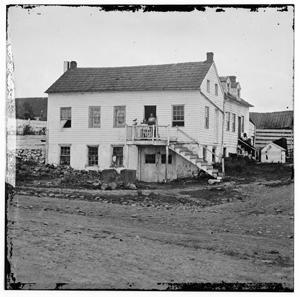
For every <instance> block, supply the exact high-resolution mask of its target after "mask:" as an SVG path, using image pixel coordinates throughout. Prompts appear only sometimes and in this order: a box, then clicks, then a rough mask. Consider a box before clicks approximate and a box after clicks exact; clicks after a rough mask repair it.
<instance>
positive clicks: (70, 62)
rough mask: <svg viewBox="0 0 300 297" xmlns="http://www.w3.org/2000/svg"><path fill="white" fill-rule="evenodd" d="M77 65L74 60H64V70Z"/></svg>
mask: <svg viewBox="0 0 300 297" xmlns="http://www.w3.org/2000/svg"><path fill="white" fill-rule="evenodd" d="M76 67H77V62H76V61H64V72H66V71H68V70H69V69H74V68H76Z"/></svg>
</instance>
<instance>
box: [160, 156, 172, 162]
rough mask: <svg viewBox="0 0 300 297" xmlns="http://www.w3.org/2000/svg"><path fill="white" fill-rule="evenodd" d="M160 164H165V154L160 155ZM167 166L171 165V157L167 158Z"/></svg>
mask: <svg viewBox="0 0 300 297" xmlns="http://www.w3.org/2000/svg"><path fill="white" fill-rule="evenodd" d="M161 164H166V154H162V155H161ZM168 164H172V155H171V154H170V155H169V156H168Z"/></svg>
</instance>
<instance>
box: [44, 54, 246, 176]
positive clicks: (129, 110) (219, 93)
mask: <svg viewBox="0 0 300 297" xmlns="http://www.w3.org/2000/svg"><path fill="white" fill-rule="evenodd" d="M65 66H66V71H65V72H64V73H63V75H62V76H61V77H60V78H59V79H58V80H57V81H56V82H54V84H53V85H52V86H51V87H50V88H49V89H48V90H47V91H46V92H47V93H48V126H47V129H48V154H47V158H48V163H56V164H66V165H70V166H72V167H73V168H76V169H100V170H101V169H104V168H110V167H115V168H129V169H135V170H136V171H137V178H138V179H140V180H143V181H154V182H157V181H163V180H166V179H176V178H182V177H186V176H190V175H193V174H197V173H198V172H199V170H200V169H201V170H204V171H206V172H207V173H208V174H210V175H211V176H213V177H215V178H217V177H218V170H215V169H213V166H212V163H214V162H220V160H221V157H222V153H223V148H224V144H223V142H224V133H223V132H224V129H223V126H224V96H225V94H224V91H223V87H222V85H221V82H220V79H219V76H218V73H217V68H216V65H215V63H214V60H213V53H207V58H206V60H205V61H203V62H190V63H177V64H166V65H148V66H135V67H109V68H79V67H77V63H76V62H74V61H72V62H68V63H67V64H66V65H65ZM244 111H245V112H244ZM240 113H243V114H245V115H244V121H245V122H244V123H245V127H246V126H248V119H249V116H248V114H249V108H248V109H247V108H246V107H245V106H244V105H237V111H236V114H240ZM151 114H153V116H154V117H155V118H156V123H155V125H148V124H147V121H148V119H149V117H150V115H151ZM141 123H143V124H141ZM226 139H227V138H225V140H226ZM226 145H228V147H230V151H234V149H235V151H236V150H237V142H236V141H235V140H234V141H231V139H229V138H228V140H226ZM234 146H235V148H234Z"/></svg>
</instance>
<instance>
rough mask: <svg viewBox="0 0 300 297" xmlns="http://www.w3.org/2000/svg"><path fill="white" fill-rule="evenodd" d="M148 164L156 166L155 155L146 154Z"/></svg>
mask: <svg viewBox="0 0 300 297" xmlns="http://www.w3.org/2000/svg"><path fill="white" fill-rule="evenodd" d="M145 163H146V164H155V154H146V155H145Z"/></svg>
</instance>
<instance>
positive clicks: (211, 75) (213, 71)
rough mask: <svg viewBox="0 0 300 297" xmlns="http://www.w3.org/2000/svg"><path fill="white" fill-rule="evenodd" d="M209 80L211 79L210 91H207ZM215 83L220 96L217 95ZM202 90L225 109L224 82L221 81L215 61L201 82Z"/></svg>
mask: <svg viewBox="0 0 300 297" xmlns="http://www.w3.org/2000/svg"><path fill="white" fill-rule="evenodd" d="M207 80H209V81H210V92H209V93H208V92H207V87H206V84H207ZM215 84H217V85H218V96H216V95H215ZM200 88H201V91H202V92H203V93H204V94H205V95H206V96H207V97H208V98H209V99H210V100H211V101H213V102H214V103H215V104H216V105H217V106H218V107H219V108H220V109H221V110H223V101H224V93H223V88H222V84H221V82H220V79H219V76H218V73H217V68H216V66H215V64H214V63H213V64H212V66H211V67H210V69H209V70H208V72H207V74H206V76H205V78H204V80H203V81H202V83H201V86H200Z"/></svg>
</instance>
